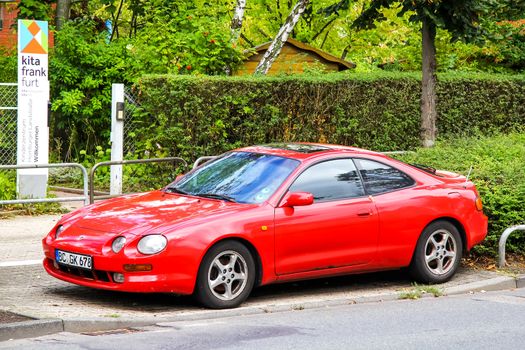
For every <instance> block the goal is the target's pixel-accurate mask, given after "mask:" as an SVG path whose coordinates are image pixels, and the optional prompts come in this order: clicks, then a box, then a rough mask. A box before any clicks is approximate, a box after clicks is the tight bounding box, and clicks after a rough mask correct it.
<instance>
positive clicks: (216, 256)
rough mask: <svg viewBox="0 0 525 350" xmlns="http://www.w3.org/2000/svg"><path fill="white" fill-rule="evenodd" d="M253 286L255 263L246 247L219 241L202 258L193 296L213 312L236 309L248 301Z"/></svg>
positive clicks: (235, 242)
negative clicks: (213, 310)
mask: <svg viewBox="0 0 525 350" xmlns="http://www.w3.org/2000/svg"><path fill="white" fill-rule="evenodd" d="M234 257H235V259H234ZM219 265H220V266H221V268H220V269H219ZM213 282H216V283H217V285H216V286H212V284H213ZM254 283H255V262H254V259H253V256H252V254H251V253H250V251H249V250H248V248H246V246H245V245H243V244H242V243H240V242H237V241H222V242H219V243H217V244H216V245H214V246H213V247H211V249H210V250H209V251H208V252H207V253H206V255H205V256H204V258H203V259H202V262H201V265H200V267H199V273H198V276H197V283H196V286H195V293H194V295H195V298H196V299H197V301H199V302H200V303H201V304H202V305H204V306H206V307H209V308H212V309H228V308H235V307H237V306H239V305H241V304H242V303H243V302H244V301H245V300H246V298H248V296H249V295H250V292H251V291H252V288H253V285H254Z"/></svg>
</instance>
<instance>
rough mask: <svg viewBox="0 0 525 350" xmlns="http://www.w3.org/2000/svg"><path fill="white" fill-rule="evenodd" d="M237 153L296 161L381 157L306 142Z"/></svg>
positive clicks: (350, 148) (249, 148) (359, 150)
mask: <svg viewBox="0 0 525 350" xmlns="http://www.w3.org/2000/svg"><path fill="white" fill-rule="evenodd" d="M237 151H241V152H253V153H263V154H271V155H275V156H281V157H286V158H293V159H297V160H306V159H309V158H314V157H317V156H319V155H327V154H334V155H335V154H345V153H347V154H351V155H354V156H355V155H364V154H368V155H379V156H383V155H382V154H381V153H378V152H374V151H368V150H365V149H361V148H357V147H349V146H341V145H330V144H322V143H308V142H287V143H269V144H265V145H257V146H250V147H244V148H240V149H237Z"/></svg>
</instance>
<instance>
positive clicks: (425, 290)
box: [399, 283, 443, 300]
mask: <svg viewBox="0 0 525 350" xmlns="http://www.w3.org/2000/svg"><path fill="white" fill-rule="evenodd" d="M424 294H432V295H433V296H434V297H435V298H437V297H440V296H442V295H443V289H441V288H438V287H436V286H431V285H419V284H417V283H413V284H412V289H410V290H406V291H404V292H402V293H401V294H399V299H412V300H415V299H419V298H421V297H422V296H423V295H424Z"/></svg>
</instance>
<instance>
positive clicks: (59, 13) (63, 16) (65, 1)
mask: <svg viewBox="0 0 525 350" xmlns="http://www.w3.org/2000/svg"><path fill="white" fill-rule="evenodd" d="M70 10H71V0H57V7H56V18H55V23H56V30H60V29H62V27H63V26H64V23H65V22H67V21H68V20H69V11H70Z"/></svg>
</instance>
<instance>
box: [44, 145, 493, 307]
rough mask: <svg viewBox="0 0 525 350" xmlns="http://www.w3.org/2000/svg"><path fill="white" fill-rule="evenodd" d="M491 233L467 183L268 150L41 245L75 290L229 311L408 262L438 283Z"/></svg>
mask: <svg viewBox="0 0 525 350" xmlns="http://www.w3.org/2000/svg"><path fill="white" fill-rule="evenodd" d="M486 234H487V217H486V216H485V215H483V212H482V204H481V199H480V198H479V195H478V193H477V191H476V188H475V186H474V184H473V183H472V182H470V181H468V180H467V179H466V178H465V177H464V176H461V175H457V174H454V173H450V172H445V171H436V170H434V169H431V168H421V167H418V166H412V165H408V164H405V163H403V162H400V161H397V160H394V159H392V158H389V157H387V156H385V155H383V154H380V153H376V152H372V151H366V150H363V149H358V148H352V147H344V146H334V145H320V144H270V145H263V146H254V147H247V148H241V149H238V150H234V151H231V152H227V153H225V154H223V155H221V156H219V157H217V158H216V159H214V160H211V161H209V162H207V163H205V164H204V165H202V166H200V167H198V168H196V169H194V170H193V171H191V172H189V173H188V174H186V175H184V176H183V177H181V178H179V179H178V180H177V181H175V182H173V183H172V184H170V185H168V186H167V187H165V188H163V189H162V190H158V191H152V192H147V193H141V194H133V195H126V196H122V197H119V198H114V199H110V200H107V201H104V202H100V203H96V204H94V205H90V206H87V207H84V208H82V209H80V210H77V211H75V212H72V213H70V214H67V215H65V216H64V217H63V218H62V219H61V220H60V221H59V222H58V223H57V225H56V226H55V227H54V228H53V229H52V230H51V232H50V233H49V234H48V235H47V236H46V237H45V238H44V239H43V247H44V253H45V259H44V267H45V269H46V271H47V272H48V273H49V274H50V275H52V276H54V277H56V278H59V279H62V280H64V281H68V282H71V283H76V284H79V285H83V286H88V287H93V288H102V289H108V290H117V291H128V292H167V293H177V294H194V295H195V297H196V298H197V299H198V300H199V301H200V302H201V303H202V304H204V305H205V306H208V307H211V308H229V307H236V306H238V305H240V304H241V303H242V302H243V301H244V300H245V299H246V298H247V297H248V295H249V294H250V292H251V290H252V288H253V287H255V286H260V285H264V284H269V283H274V282H282V281H291V280H300V279H309V278H317V277H326V276H335V275H343V274H351V273H358V272H368V271H378V270H387V269H397V268H400V267H406V266H408V267H409V270H410V271H411V273H412V275H413V277H414V278H415V279H416V280H418V281H421V282H424V283H440V282H444V281H447V280H449V279H450V278H451V277H452V276H453V275H454V273H455V272H456V270H457V269H458V266H459V264H460V259H461V256H462V254H463V253H464V252H466V251H468V250H469V249H471V248H472V247H473V246H474V245H475V244H478V243H480V242H481V241H482V240H483V239H484V238H485V236H486Z"/></svg>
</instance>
